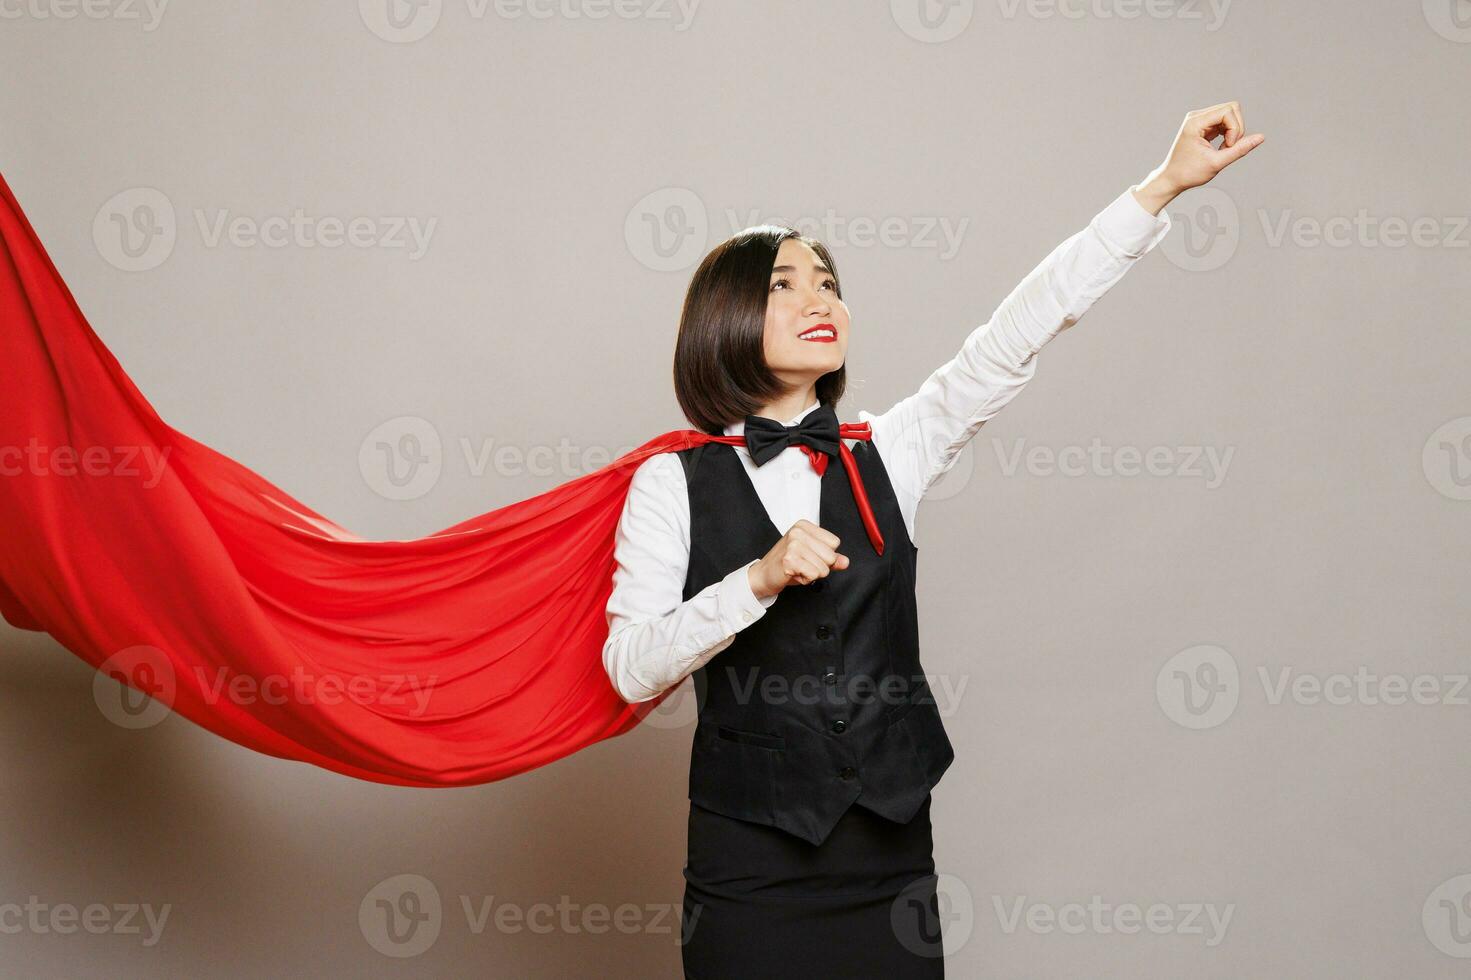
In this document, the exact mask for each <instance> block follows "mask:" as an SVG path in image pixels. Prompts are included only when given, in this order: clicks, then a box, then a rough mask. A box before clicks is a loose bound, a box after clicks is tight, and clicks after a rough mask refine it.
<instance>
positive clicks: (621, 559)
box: [603, 453, 777, 703]
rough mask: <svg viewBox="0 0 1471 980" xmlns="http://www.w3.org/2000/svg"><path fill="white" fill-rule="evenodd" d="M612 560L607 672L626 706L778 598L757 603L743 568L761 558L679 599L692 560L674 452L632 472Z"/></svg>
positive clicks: (666, 682) (665, 684)
mask: <svg viewBox="0 0 1471 980" xmlns="http://www.w3.org/2000/svg"><path fill="white" fill-rule="evenodd" d="M614 558H615V559H616V562H617V567H616V568H615V569H614V571H613V591H612V594H611V595H610V596H609V599H608V612H607V615H608V639H607V642H606V643H604V644H603V667H604V669H605V670H607V672H608V677H609V679H610V680H611V681H612V682H613V687H614V689H616V690H617V692H618V695H619V696H620V697H621V698H623V700H625V701H627V702H629V703H635V702H638V701H648V700H650V699H652V698H654V697H657V696H658V695H659V694H661V693H662V692H663V691H665V690H667V689H668V688H671V687H673V686H674V685H676V684H678V683H679V682H680V681H682V680H683V679H684V678H685V677H686V676H687V675H688V674H690V673H691V672H693V671H694V670H696V669H698V668H699V667H701V666H702V665H703V664H704V663H705V662H706V661H708V660H709V659H710V658H711V657H714V656H715V655H716V654H717V653H719V652H720V651H722V650H724V649H725V648H726V647H728V646H730V644H731V641H732V640H733V639H734V637H735V634H736V633H738V632H740V631H741V630H742V629H745V628H746V627H747V626H750V625H751V624H752V623H754V622H755V621H756V620H757V619H760V618H761V616H762V614H764V613H765V612H766V609H767V608H768V607H769V606H770V605H771V604H772V603H774V602H775V601H776V599H777V597H776V596H767V597H766V598H764V599H758V598H757V597H756V595H755V593H753V592H752V591H751V581H750V579H749V577H748V575H747V571H746V570H747V569H748V568H749V567H750V566H751V565H753V564H755V563H756V561H759V560H760V559H753V560H752V561H751V562H749V563H747V564H745V565H742V566H741V567H740V568H736V569H732V570H731V572H730V573H729V574H728V575H726V576H725V578H723V579H721V580H720V581H718V582H713V583H711V584H710V585H709V586H707V587H706V588H705V589H703V590H701V591H700V592H699V593H698V594H696V595H694V596H691V597H690V599H689V600H688V601H682V600H683V596H684V582H685V575H686V573H687V571H688V569H689V559H690V507H689V488H688V486H687V485H686V483H685V477H684V466H683V465H682V464H681V463H680V461H679V457H678V456H676V455H675V454H674V453H658V454H656V455H654V456H650V457H649V458H648V459H646V460H644V461H643V462H642V463H640V464H639V467H638V469H637V470H635V471H634V474H633V478H632V481H631V482H630V484H629V489H628V497H627V499H626V500H625V501H624V504H623V514H622V516H621V518H620V519H619V522H618V532H617V540H616V543H615V545H614Z"/></svg>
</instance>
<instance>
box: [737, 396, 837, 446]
mask: <svg viewBox="0 0 1471 980" xmlns="http://www.w3.org/2000/svg"><path fill="white" fill-rule="evenodd" d="M821 404H822V402H821V401H820V400H819V401H815V402H813V403H812V404H811V405H808V406H807V407H806V408H805V409H803V410H802V412H801V413H800V414H799V415H798V416H797V417H796V418H793V419H788V420H787V421H785V422H783V423H782V425H796V424H797V423H798V422H800V421H802V420H803V419H805V418H806V417H807V416H808V415H811V414H812V413H813V412H814V411H816V410H817V408H818V407H819V406H820V405H821ZM725 434H726V435H728V436H743V435H745V434H746V420H745V419H741V420H740V421H739V422H732V423H730V425H727V426H726V427H725ZM737 448H740V449H744V448H745V447H744V446H740V447H737Z"/></svg>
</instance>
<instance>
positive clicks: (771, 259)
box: [674, 225, 848, 435]
mask: <svg viewBox="0 0 1471 980" xmlns="http://www.w3.org/2000/svg"><path fill="white" fill-rule="evenodd" d="M788 238H795V239H797V240H798V241H800V242H802V243H804V244H806V245H808V246H810V247H811V248H812V250H813V251H814V252H816V253H817V255H818V257H819V258H820V259H822V262H823V264H824V265H826V266H827V267H828V268H829V269H830V270H832V278H833V284H834V287H835V289H836V291H837V294H838V298H839V299H842V298H843V284H842V280H840V279H839V278H838V267H837V266H836V265H835V264H834V263H833V259H832V255H830V254H829V253H828V250H827V246H826V245H824V244H822V242H819V241H817V240H816V239H813V238H808V237H807V236H805V235H803V234H802V233H801V232H799V231H797V230H796V229H795V228H789V227H786V226H785V225H755V226H753V227H751V228H747V229H746V230H744V231H742V232H740V233H738V234H735V235H732V236H731V237H730V238H727V239H726V240H725V241H723V242H721V243H720V244H719V245H717V246H715V247H714V248H713V249H711V250H710V254H708V255H706V256H705V258H704V259H703V260H702V261H701V262H700V266H699V268H698V269H696V270H695V274H694V276H693V277H692V278H691V279H690V285H689V290H688V291H687V292H686V293H685V297H684V310H683V312H682V313H681V314H680V318H679V337H678V339H677V340H676V341H675V343H674V394H675V397H676V398H678V399H679V407H680V409H682V410H683V411H684V414H685V417H686V418H687V419H689V420H690V422H691V423H693V424H694V425H695V427H696V428H698V429H699V430H700V431H702V432H706V433H708V434H710V435H720V434H721V432H723V431H724V429H725V426H726V425H728V424H730V423H731V422H738V421H741V420H743V419H744V418H745V417H746V416H747V415H752V414H754V413H755V412H756V411H757V410H758V409H760V408H761V406H762V405H765V404H767V403H768V402H770V401H772V400H774V399H776V398H777V397H779V396H781V395H784V394H787V393H788V389H787V387H786V386H785V385H783V384H782V381H781V379H780V378H778V377H777V376H776V375H775V374H773V373H772V372H771V369H770V368H768V367H767V366H766V353H765V344H764V338H765V334H766V299H767V296H768V295H769V293H770V290H771V268H772V266H774V265H776V253H777V249H779V248H781V243H782V242H784V241H786V240H787V239H788ZM847 383H848V368H847V365H846V364H845V365H844V366H843V367H840V368H838V369H837V370H836V371H829V372H828V373H827V374H824V375H823V376H822V377H821V378H819V379H818V380H817V401H818V403H819V404H822V405H833V406H835V407H836V405H837V403H838V400H839V399H840V398H842V397H843V389H844V388H845V387H846V386H847Z"/></svg>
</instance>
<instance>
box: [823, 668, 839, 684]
mask: <svg viewBox="0 0 1471 980" xmlns="http://www.w3.org/2000/svg"><path fill="white" fill-rule="evenodd" d="M822 682H823V683H824V684H836V683H837V682H838V675H837V674H834V673H833V672H832V671H828V672H827V673H826V674H823V675H822Z"/></svg>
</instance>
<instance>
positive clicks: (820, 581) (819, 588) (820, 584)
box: [812, 579, 827, 592]
mask: <svg viewBox="0 0 1471 980" xmlns="http://www.w3.org/2000/svg"><path fill="white" fill-rule="evenodd" d="M826 581H827V580H826V579H818V580H817V581H816V582H813V583H812V591H813V592H821V591H822V587H823V585H824V584H825V583H826Z"/></svg>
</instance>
